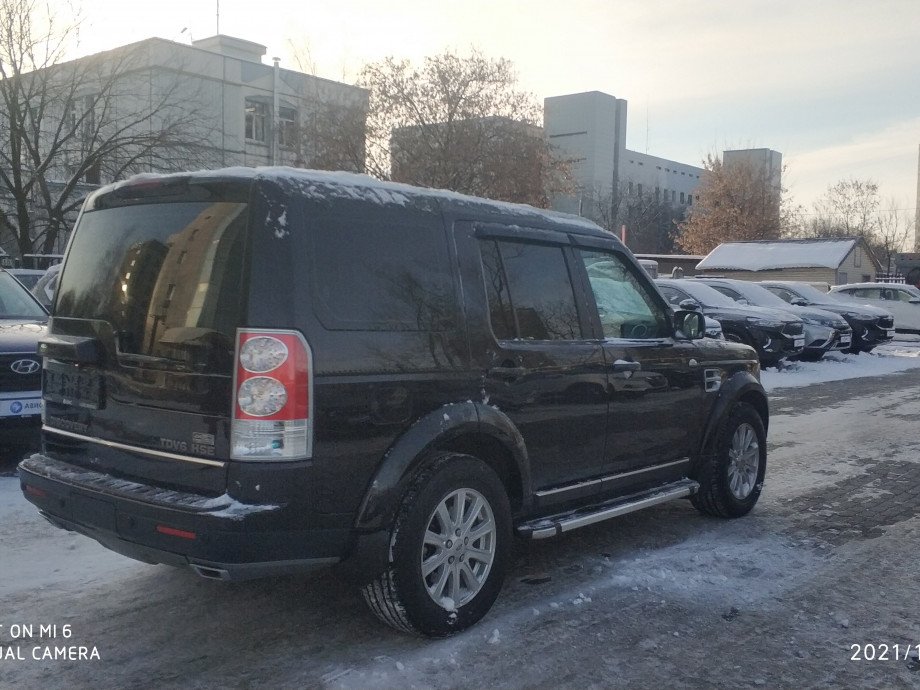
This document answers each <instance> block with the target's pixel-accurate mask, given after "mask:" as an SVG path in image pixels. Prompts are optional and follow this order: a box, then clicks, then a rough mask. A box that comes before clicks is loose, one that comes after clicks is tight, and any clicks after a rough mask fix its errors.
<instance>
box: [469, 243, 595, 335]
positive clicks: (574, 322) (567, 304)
mask: <svg viewBox="0 0 920 690" xmlns="http://www.w3.org/2000/svg"><path fill="white" fill-rule="evenodd" d="M480 249H481V252H482V267H483V275H484V278H485V281H486V291H487V294H488V300H489V314H490V317H491V321H492V330H493V331H494V332H495V337H496V338H498V339H499V340H509V339H512V338H521V339H523V340H576V339H579V338H581V337H582V333H581V323H580V321H579V319H578V310H577V309H576V307H575V292H574V290H573V289H572V281H571V279H570V277H569V270H568V267H567V266H566V263H565V254H563V251H562V248H561V247H553V246H548V245H541V244H525V243H520V242H507V241H494V240H486V241H483V242H481V243H480Z"/></svg>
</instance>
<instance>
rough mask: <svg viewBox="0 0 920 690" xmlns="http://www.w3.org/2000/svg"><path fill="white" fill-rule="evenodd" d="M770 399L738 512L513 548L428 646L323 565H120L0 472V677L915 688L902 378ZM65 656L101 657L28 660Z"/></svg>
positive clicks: (917, 395) (913, 510)
mask: <svg viewBox="0 0 920 690" xmlns="http://www.w3.org/2000/svg"><path fill="white" fill-rule="evenodd" d="M771 405H772V413H773V417H772V421H771V427H770V434H769V438H770V452H769V466H768V472H767V483H766V487H765V491H764V494H763V496H762V498H761V501H760V503H759V504H758V506H757V508H756V509H755V510H754V512H753V513H752V514H751V515H749V516H748V517H746V518H744V519H741V520H736V521H720V520H715V519H711V518H705V517H703V516H701V515H699V514H698V513H697V512H696V511H695V510H694V509H693V508H692V506H691V505H690V504H689V502H686V501H679V502H676V503H673V504H668V505H664V506H660V507H658V508H653V509H650V510H647V511H643V512H639V513H634V514H631V515H628V516H625V517H623V518H620V519H618V520H614V521H611V522H608V523H605V524H601V525H596V526H593V527H591V528H587V529H584V530H581V531H578V532H574V533H572V534H571V536H566V537H563V538H560V539H557V540H550V541H546V542H533V543H521V544H519V545H518V548H517V553H516V564H515V566H514V568H513V569H512V571H511V573H510V578H509V580H508V582H507V583H506V588H505V591H504V592H503V594H502V596H501V597H500V598H499V601H498V603H497V604H496V606H495V608H494V610H493V611H492V612H491V613H490V614H489V615H488V616H487V617H486V619H485V620H483V621H482V622H481V623H480V624H479V625H478V626H476V627H475V628H473V629H472V630H469V631H467V632H465V633H462V634H460V635H458V636H456V637H454V638H450V639H448V640H440V641H434V642H431V641H426V640H420V639H416V638H412V637H408V636H405V635H401V634H397V633H393V632H391V631H389V630H388V629H386V628H383V627H381V626H380V625H379V624H378V623H377V621H376V619H374V618H373V617H372V616H371V615H370V614H369V613H368V612H366V611H365V609H364V606H363V604H362V602H361V601H360V600H359V598H358V597H357V596H356V594H355V593H353V592H352V591H350V590H349V589H348V588H347V587H346V586H345V585H344V584H343V583H342V582H341V581H340V580H339V579H338V578H337V577H336V576H335V574H334V573H326V574H323V575H320V576H317V577H314V578H312V579H304V578H286V579H277V580H271V581H263V582H251V583H240V584H223V583H219V582H212V581H206V580H201V579H199V578H197V577H195V576H194V575H192V574H190V573H186V572H180V571H177V570H172V569H169V568H166V567H164V566H158V567H154V566H147V565H143V564H139V563H134V562H132V561H129V560H126V559H124V558H122V557H120V556H117V555H115V554H111V553H109V552H107V551H105V550H104V549H102V548H101V547H99V546H98V545H96V544H95V543H94V542H92V541H90V540H89V539H86V538H84V537H81V536H78V535H73V534H68V533H65V532H61V531H59V530H55V529H54V528H52V527H50V526H48V525H46V524H45V523H43V521H41V520H40V519H39V518H38V516H37V515H36V514H35V513H34V511H33V510H32V509H31V508H30V506H28V505H27V504H25V502H24V501H22V499H21V498H20V497H19V496H18V494H17V492H18V488H17V485H16V480H15V478H12V477H7V478H0V625H2V626H4V627H3V628H0V648H2V649H0V686H2V687H4V688H7V687H9V688H13V687H15V688H57V687H67V688H75V687H87V688H89V687H92V688H124V687H137V688H143V687H193V688H199V687H200V688H208V687H230V688H236V687H239V688H256V687H266V688H276V687H323V686H326V687H349V688H351V687H354V688H365V687H398V688H407V687H437V688H442V687H445V688H446V687H469V688H475V687H509V688H518V687H545V688H557V687H572V688H591V687H649V688H661V687H713V686H714V687H726V688H737V687H766V688H776V687H790V688H800V687H828V688H831V687H833V688H839V687H880V688H882V687H883V688H890V687H918V686H920V670H918V669H920V662H918V660H917V651H918V645H920V624H918V623H920V619H918V616H917V615H916V609H917V601H918V597H917V592H918V590H917V571H918V569H917V555H916V553H917V548H916V544H917V540H918V537H920V519H918V517H917V516H918V514H920V507H918V506H920V452H918V451H920V438H918V434H917V431H916V430H917V424H916V420H917V419H920V369H913V370H910V371H907V372H904V373H900V374H895V375H891V376H886V377H879V378H876V379H854V380H849V381H841V382H835V383H826V384H819V385H814V386H810V387H808V388H800V389H785V390H778V391H776V392H775V393H774V394H773V396H772V400H771ZM42 624H44V625H49V626H50V625H56V626H58V628H57V630H56V631H50V630H46V631H45V632H46V633H47V634H46V635H45V636H44V637H42V636H41V635H40V633H41V631H40V629H39V627H38V626H39V625H42ZM25 625H33V626H34V628H33V630H32V636H31V638H29V637H26V636H24V632H27V631H24V630H23V629H22V628H21V627H15V626H25ZM63 626H70V628H68V629H67V630H68V632H69V633H70V635H71V636H70V637H65V635H64V627H63ZM52 632H55V634H56V636H54V637H52V636H51V635H52ZM868 645H872V647H869V646H868ZM64 646H76V647H79V646H83V647H85V648H86V649H87V650H88V651H87V653H88V654H91V653H92V651H91V650H93V649H95V651H96V653H97V654H98V656H99V657H100V658H98V659H85V660H74V661H68V660H60V659H59V660H54V659H40V660H35V659H33V658H31V655H32V653H33V649H35V648H36V647H37V648H39V650H40V651H39V655H40V656H41V655H42V654H44V653H45V652H43V651H42V650H44V649H46V648H49V647H50V648H52V649H54V648H55V647H64ZM11 647H18V648H19V650H20V652H21V655H22V656H24V657H26V658H25V659H23V660H18V659H11V658H9V652H8V651H6V652H4V651H3V650H8V649H10V648H11ZM4 653H6V654H7V658H3V654H4ZM77 654H79V652H77ZM854 656H856V657H857V658H856V659H854V658H853V657H854ZM870 656H871V657H873V658H874V660H869V659H868V658H867V657H870ZM879 657H887V658H886V659H881V658H879ZM858 659H862V660H858Z"/></svg>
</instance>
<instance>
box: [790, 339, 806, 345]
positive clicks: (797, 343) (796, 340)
mask: <svg viewBox="0 0 920 690" xmlns="http://www.w3.org/2000/svg"><path fill="white" fill-rule="evenodd" d="M792 346H793V347H805V338H796V339H795V340H793V341H792Z"/></svg>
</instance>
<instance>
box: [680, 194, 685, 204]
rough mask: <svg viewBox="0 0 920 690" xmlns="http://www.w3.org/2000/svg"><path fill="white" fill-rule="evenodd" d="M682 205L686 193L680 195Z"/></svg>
mask: <svg viewBox="0 0 920 690" xmlns="http://www.w3.org/2000/svg"><path fill="white" fill-rule="evenodd" d="M680 203H684V193H683V192H681V193H680Z"/></svg>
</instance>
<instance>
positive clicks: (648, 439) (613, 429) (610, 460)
mask: <svg viewBox="0 0 920 690" xmlns="http://www.w3.org/2000/svg"><path fill="white" fill-rule="evenodd" d="M575 256H576V259H577V261H576V263H577V264H578V266H579V269H580V271H581V273H582V275H583V278H584V280H585V281H586V283H587V285H588V288H589V293H590V295H593V297H594V302H593V304H596V312H595V313H593V314H592V317H593V319H594V320H595V324H596V325H595V327H596V328H598V329H599V331H600V335H601V336H602V337H603V340H602V342H603V349H604V358H605V366H606V367H607V374H608V380H609V389H610V392H609V406H608V417H607V443H606V449H605V462H606V467H607V471H608V472H609V473H611V474H613V475H624V476H629V477H632V478H634V479H635V480H636V482H641V480H642V479H643V476H642V475H643V473H644V472H652V471H654V470H656V469H657V470H664V472H663V474H662V475H661V476H662V477H663V478H667V477H668V476H669V475H674V476H680V475H681V474H682V473H683V472H685V471H686V465H687V459H688V458H689V456H690V455H691V454H692V452H693V450H694V449H693V444H694V443H695V442H696V441H697V439H698V437H697V435H696V434H695V432H694V430H695V429H698V428H699V426H700V423H701V417H702V415H703V410H704V405H703V400H704V395H705V393H704V380H703V377H704V370H703V368H702V367H701V366H700V363H699V361H698V358H699V351H698V349H697V345H695V344H694V343H693V341H690V340H687V339H684V338H678V337H675V333H674V331H673V327H672V318H671V310H670V309H669V308H668V306H667V304H666V303H665V302H664V301H663V300H662V298H661V296H660V295H659V293H658V292H657V291H656V290H655V288H654V287H653V286H652V284H651V283H650V281H649V280H648V279H647V278H646V277H645V276H644V275H643V274H642V269H641V268H640V267H639V266H637V265H636V264H635V262H634V261H633V260H631V259H630V258H628V257H627V256H626V255H625V254H624V253H623V252H621V251H617V250H615V249H612V248H603V247H601V246H581V247H577V248H576V249H575Z"/></svg>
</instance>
